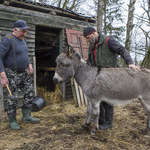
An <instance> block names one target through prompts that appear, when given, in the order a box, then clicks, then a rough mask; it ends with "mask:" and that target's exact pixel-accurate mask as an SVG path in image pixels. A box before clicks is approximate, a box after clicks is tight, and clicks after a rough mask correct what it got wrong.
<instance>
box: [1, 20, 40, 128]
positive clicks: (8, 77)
mask: <svg viewBox="0 0 150 150" xmlns="http://www.w3.org/2000/svg"><path fill="white" fill-rule="evenodd" d="M28 28H29V27H28V26H27V24H26V22H25V21H23V20H18V21H17V22H15V23H14V30H13V33H10V34H8V35H6V36H5V37H4V38H3V39H2V40H1V42H0V77H1V85H2V86H3V87H6V86H7V85H9V87H10V89H11V92H12V95H13V96H15V99H13V100H12V99H11V98H8V101H7V102H8V111H7V114H8V119H9V126H10V128H11V129H14V130H18V129H20V126H19V124H18V123H17V121H16V107H17V102H18V91H17V90H18V88H20V89H21V91H22V92H23V93H24V100H23V106H22V114H23V118H22V121H23V122H25V123H39V122H40V119H39V118H35V117H32V116H31V104H32V99H33V97H34V88H33V85H32V81H31V78H30V74H33V68H32V64H31V63H30V60H29V57H28V47H27V43H26V41H25V40H24V38H25V37H26V35H27V32H28Z"/></svg>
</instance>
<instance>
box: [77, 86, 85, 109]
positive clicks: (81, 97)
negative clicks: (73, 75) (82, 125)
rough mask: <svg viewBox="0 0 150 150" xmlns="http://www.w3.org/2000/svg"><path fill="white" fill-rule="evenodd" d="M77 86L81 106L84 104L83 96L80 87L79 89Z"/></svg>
mask: <svg viewBox="0 0 150 150" xmlns="http://www.w3.org/2000/svg"><path fill="white" fill-rule="evenodd" d="M78 87H79V93H80V100H81V105H82V106H85V103H84V96H83V91H82V89H81V87H80V86H78Z"/></svg>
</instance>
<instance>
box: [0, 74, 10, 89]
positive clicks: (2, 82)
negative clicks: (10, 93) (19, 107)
mask: <svg viewBox="0 0 150 150" xmlns="http://www.w3.org/2000/svg"><path fill="white" fill-rule="evenodd" d="M0 77H1V85H2V87H6V85H8V83H9V82H8V79H7V76H6V74H5V72H1V73H0Z"/></svg>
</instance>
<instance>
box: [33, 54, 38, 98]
mask: <svg viewBox="0 0 150 150" xmlns="http://www.w3.org/2000/svg"><path fill="white" fill-rule="evenodd" d="M33 69H34V73H33V79H34V80H33V81H34V83H33V85H34V91H35V96H37V89H36V58H35V56H34V57H33Z"/></svg>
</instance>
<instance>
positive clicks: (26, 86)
mask: <svg viewBox="0 0 150 150" xmlns="http://www.w3.org/2000/svg"><path fill="white" fill-rule="evenodd" d="M5 72H6V75H7V78H8V80H9V88H10V90H11V92H12V95H13V96H15V99H14V100H11V99H9V97H8V99H7V103H8V111H7V113H8V116H12V115H16V108H17V103H18V89H20V90H21V91H22V92H23V94H24V100H23V105H22V108H27V109H30V108H31V105H32V99H33V97H34V95H35V93H34V88H33V84H32V80H31V78H30V75H28V74H27V72H22V73H18V72H16V71H14V70H11V69H9V68H6V69H5Z"/></svg>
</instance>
